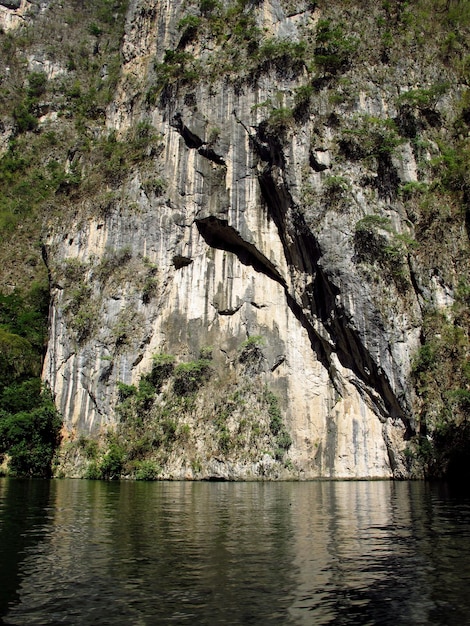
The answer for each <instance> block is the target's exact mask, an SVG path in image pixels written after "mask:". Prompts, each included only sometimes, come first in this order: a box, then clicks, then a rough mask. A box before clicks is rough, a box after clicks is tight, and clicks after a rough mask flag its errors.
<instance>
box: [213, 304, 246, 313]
mask: <svg viewBox="0 0 470 626" xmlns="http://www.w3.org/2000/svg"><path fill="white" fill-rule="evenodd" d="M243 305H244V302H240V304H239V305H237V306H236V307H228V308H226V309H219V307H218V305H217V304H214V303H213V304H212V306H213V307H214V308H215V310H216V311H217V313H218V314H219V315H235V313H238V311H239V310H240V309H241V308H242V306H243Z"/></svg>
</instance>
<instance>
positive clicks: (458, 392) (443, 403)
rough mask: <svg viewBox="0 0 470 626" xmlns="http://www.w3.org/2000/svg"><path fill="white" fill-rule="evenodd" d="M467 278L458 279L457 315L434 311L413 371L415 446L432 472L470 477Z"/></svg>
mask: <svg viewBox="0 0 470 626" xmlns="http://www.w3.org/2000/svg"><path fill="white" fill-rule="evenodd" d="M469 292H470V290H469V289H468V284H467V283H466V282H465V281H462V282H461V283H460V286H459V289H458V290H457V293H456V300H455V304H454V306H453V310H452V313H453V319H450V318H449V317H447V316H446V315H444V314H442V313H437V312H430V313H429V314H428V315H427V316H426V318H425V320H424V325H423V340H422V345H421V347H420V348H419V350H418V352H417V354H416V356H415V359H414V361H413V368H412V377H413V382H414V385H415V388H416V392H417V394H418V398H419V411H418V413H417V415H418V419H419V428H418V433H419V434H418V437H417V439H416V441H415V449H416V453H417V454H418V457H419V458H420V460H421V462H422V463H423V465H424V469H425V472H426V475H427V476H429V477H431V478H436V477H442V476H443V475H447V476H449V477H452V478H459V479H461V480H467V479H468V478H469V477H470V471H469V468H468V452H469V450H470V430H469V427H468V416H469V414H470V413H469V412H470V391H469V389H470V361H469V354H470V340H469V336H468V328H469V304H470V298H469Z"/></svg>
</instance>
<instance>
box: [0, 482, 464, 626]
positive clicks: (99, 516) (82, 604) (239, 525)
mask: <svg viewBox="0 0 470 626" xmlns="http://www.w3.org/2000/svg"><path fill="white" fill-rule="evenodd" d="M469 549H470V500H469V499H468V498H467V497H464V496H461V495H459V494H454V493H452V492H451V491H449V489H448V488H447V487H446V486H445V485H427V484H423V483H418V482H416V483H393V482H386V481H383V482H382V481H378V482H373V481H365V482H310V483H189V482H186V483H185V482H157V483H138V482H111V483H106V482H93V481H80V480H55V481H22V480H13V479H6V478H4V479H0V620H1V619H3V623H4V624H10V625H17V626H20V625H24V626H29V625H35V624H41V625H42V626H43V625H48V624H51V625H52V624H68V625H74V624H77V625H82V624H83V625H87V626H88V625H90V624H93V625H100V624H103V625H104V624H113V625H114V624H135V625H152V626H154V625H155V624H201V625H206V624H207V625H211V626H214V625H217V624H263V625H265V624H279V625H281V624H282V625H284V624H285V625H290V624H312V625H315V624H335V625H337V624H338V625H342V624H351V625H352V624H354V625H361V624H364V625H365V624H390V625H392V624H393V625H394V626H395V625H398V624H446V625H453V624H455V625H457V624H458V625H459V626H461V625H462V624H466V623H470V591H469V589H470V559H469V558H468V557H469V554H470V553H469Z"/></svg>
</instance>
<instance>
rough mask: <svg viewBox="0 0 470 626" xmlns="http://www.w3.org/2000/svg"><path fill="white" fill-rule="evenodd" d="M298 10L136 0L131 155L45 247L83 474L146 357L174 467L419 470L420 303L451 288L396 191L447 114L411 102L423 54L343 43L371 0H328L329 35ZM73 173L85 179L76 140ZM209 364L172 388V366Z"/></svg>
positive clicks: (424, 157)
mask: <svg viewBox="0 0 470 626" xmlns="http://www.w3.org/2000/svg"><path fill="white" fill-rule="evenodd" d="M4 4H5V3H4ZM339 4H340V3H339ZM294 5H295V6H293V5H292V6H291V3H286V2H283V1H282V0H263V1H260V2H253V3H247V2H238V3H235V4H234V3H232V4H230V3H227V4H224V5H222V4H218V3H215V2H214V3H211V2H207V3H201V4H199V3H195V4H194V5H193V4H191V3H183V2H180V1H175V2H171V3H165V2H163V0H133V1H132V2H131V3H130V6H129V9H128V14H127V24H126V31H125V37H124V41H123V46H122V55H123V61H122V68H121V77H120V80H119V83H118V87H117V92H116V94H115V97H114V98H113V100H112V102H111V104H110V105H109V106H108V109H107V111H106V128H107V131H106V132H108V133H110V132H113V133H114V137H115V138H116V141H117V142H119V141H127V139H126V138H129V137H130V136H131V134H132V132H134V135H133V137H134V139H135V138H136V137H137V139H136V141H137V140H139V137H140V140H141V143H143V144H145V145H144V150H143V153H142V157H141V158H140V159H139V160H138V161H135V162H133V163H132V164H131V166H130V168H129V169H128V171H127V173H126V175H125V176H119V177H118V180H113V178H112V177H108V180H107V185H106V187H105V188H100V189H99V193H94V194H91V195H90V196H89V197H87V198H86V199H85V200H82V201H81V202H80V204H79V205H78V206H77V207H76V215H75V217H74V218H72V219H67V220H65V221H64V222H63V223H60V222H55V223H53V222H51V225H50V230H49V232H48V234H47V237H46V239H45V246H44V257H45V260H46V263H47V266H48V269H49V272H50V277H51V285H52V308H51V318H50V341H49V345H48V351H47V358H46V362H45V367H44V378H45V380H46V381H47V382H48V383H49V384H50V386H51V389H52V391H53V393H54V395H55V398H56V401H57V404H58V407H59V408H60V411H61V412H62V414H63V416H64V419H65V427H64V435H65V439H64V444H63V456H62V460H61V464H62V465H61V467H62V471H63V472H65V473H67V474H72V475H73V474H80V473H82V474H83V472H84V467H85V465H86V463H85V461H84V452H83V449H84V444H83V441H84V438H91V439H93V438H95V439H99V440H100V441H102V442H103V441H105V440H106V433H108V442H109V441H110V435H109V432H114V433H115V432H118V436H120V437H121V439H120V440H119V442H118V443H116V444H115V445H118V444H119V445H121V446H122V445H123V439H122V438H123V437H124V438H125V437H127V438H129V437H131V438H132V436H135V437H137V435H136V434H135V433H136V432H137V431H134V435H132V434H130V433H131V430H129V428H130V427H129V423H130V420H131V417H130V413H128V414H127V413H126V416H124V409H123V403H124V402H125V398H124V397H123V393H122V389H121V395H120V391H119V383H122V384H125V385H127V386H131V385H134V388H133V390H132V391H129V393H130V394H131V395H132V394H137V389H138V387H139V384H140V383H139V381H142V380H144V379H145V380H147V379H146V378H145V377H148V376H149V373H150V372H151V371H152V367H153V365H152V364H154V363H155V359H156V355H171V356H172V357H174V359H175V361H174V364H175V368H176V369H175V370H173V373H172V374H169V373H168V375H167V376H166V378H165V380H164V381H161V384H160V383H159V385H158V386H157V387H154V391H155V395H154V397H153V398H152V399H151V400H149V405H148V406H146V407H145V408H144V409H143V408H142V407H141V409H140V410H141V413H142V414H144V413H145V415H146V416H147V417H146V419H148V420H149V423H150V422H152V420H153V422H152V423H153V424H155V423H156V422H159V423H160V424H163V426H162V428H163V430H162V431H161V432H162V433H163V434H162V435H161V437H160V439H159V440H156V439H155V437H154V440H153V443H152V442H148V441H147V443H146V445H148V446H149V447H148V449H147V450H146V451H145V452H144V453H142V456H141V457H139V458H140V459H148V460H152V459H153V460H155V462H157V461H158V474H159V475H160V476H162V477H170V478H208V477H224V478H242V479H243V478H264V477H267V478H289V477H292V478H313V477H348V478H349V477H393V476H395V477H406V476H409V475H410V473H412V471H413V469H412V468H411V466H410V465H409V463H407V457H406V454H405V449H406V447H407V442H408V440H409V439H410V437H412V436H413V435H414V433H415V432H416V429H417V421H416V418H415V416H414V411H415V408H416V398H415V396H414V392H413V387H412V385H411V383H410V370H411V359H412V356H413V354H415V353H416V350H417V349H418V347H419V342H420V333H421V327H422V321H423V311H424V310H425V308H426V306H427V305H428V304H429V302H434V303H436V302H437V301H438V300H439V298H444V297H446V296H445V294H446V293H447V294H448V298H449V299H450V300H449V301H448V303H447V304H448V305H451V304H452V302H453V297H452V293H451V292H449V291H447V292H446V288H445V287H443V286H442V285H439V284H438V283H437V282H436V281H435V280H434V279H433V278H432V269H431V268H430V267H428V266H427V265H426V263H425V262H420V260H419V259H417V258H415V256H414V255H413V252H412V248H411V247H407V246H408V243H409V242H410V241H411V240H412V239H413V237H414V236H415V231H414V224H413V223H412V221H411V220H410V216H409V215H408V214H407V212H406V208H405V204H404V202H403V197H402V196H401V195H400V193H399V190H400V188H402V187H403V186H405V185H408V188H410V189H411V188H412V187H413V185H416V186H417V185H418V177H420V179H419V180H423V171H424V170H423V167H424V166H423V165H422V163H421V164H420V163H418V160H419V159H421V161H423V162H427V163H429V162H431V160H432V156H433V155H432V151H433V147H432V145H431V144H430V145H429V146H428V147H427V148H423V147H422V146H421V147H420V148H418V147H417V144H416V142H415V141H414V138H415V135H414V134H413V133H414V130H413V128H411V126H412V122H413V123H415V124H418V123H421V124H423V125H426V124H427V125H428V126H427V127H429V128H431V127H432V125H433V123H434V122H433V121H432V120H431V121H429V119H428V121H427V122H426V121H423V119H424V118H423V116H422V115H421V117H420V113H419V112H416V111H414V110H412V109H411V108H408V109H407V108H406V107H403V106H402V104H401V103H400V100H399V98H398V97H399V96H400V93H406V92H407V91H410V90H411V89H413V88H415V86H416V85H417V84H421V83H423V82H424V83H427V82H432V81H434V80H435V78H436V77H435V76H433V71H434V70H433V69H432V67H431V66H430V65H427V64H426V62H425V61H423V62H422V63H420V64H418V65H419V67H418V65H417V66H416V67H414V68H413V71H412V70H411V66H412V63H411V62H409V63H408V65H407V64H406V62H405V61H403V65H402V67H398V65H397V66H395V67H394V68H393V71H392V70H391V69H390V67H391V66H390V64H387V63H388V61H387V60H386V59H384V55H385V52H384V51H380V50H375V48H374V46H375V44H374V46H371V52H370V57H369V59H368V65H367V66H366V65H364V64H363V63H361V64H360V65H359V66H358V65H357V64H356V63H355V58H354V56H355V55H356V54H358V55H359V52H358V49H359V48H360V44H358V43H357V41H358V40H357V39H354V34H355V32H356V30H357V29H359V28H360V25H361V20H362V21H364V20H366V19H375V18H376V17H377V16H375V14H371V15H372V17H366V16H367V12H366V10H365V9H364V8H363V7H352V8H350V9H347V8H344V7H343V8H341V7H340V6H339V5H338V7H336V9H335V11H336V13H334V11H333V13H334V14H335V17H336V20H337V22H338V24H339V23H341V24H345V23H346V20H347V19H349V20H350V22H349V26H350V29H351V31H350V32H346V31H344V32H342V33H340V34H338V32H339V31H337V30H336V31H335V30H334V28H339V27H336V26H335V25H334V23H333V22H332V21H331V20H332V17H331V9H330V11H329V12H328V10H327V8H326V7H323V6H320V5H319V6H316V5H315V4H312V3H309V2H302V1H299V2H298V3H294ZM369 8H370V9H371V11H373V10H374V11H375V9H373V7H372V5H371V7H369ZM380 10H381V9H380ZM348 11H349V13H348ZM376 11H379V9H376ZM374 16H375V17H374ZM224 28H225V30H224ZM334 38H336V39H338V38H339V40H338V41H336V39H335V43H334V46H333V44H332V39H334ZM328 46H330V48H328ZM363 58H364V57H363ZM314 60H315V62H316V69H314V70H312V63H313V62H314ZM388 70H390V71H388ZM387 72H388V73H387ZM406 72H409V73H408V78H407V82H406V84H403V86H402V87H398V86H397V78H398V77H400V80H403V81H404V80H405V78H404V74H405V73H406ZM397 89H398V92H397ZM454 96H455V94H454V95H452V94H444V95H443V96H442V99H441V100H436V102H435V103H434V104H433V111H434V114H435V116H441V117H444V116H445V107H446V106H447V105H449V103H450V102H451V100H452V98H453V97H454ZM455 97H456V96H455ZM403 102H404V101H403ZM429 115H430V114H428V117H429ZM392 122H393V123H392ZM410 125H411V126H410ZM423 128H424V126H423ZM102 132H104V131H102ZM139 133H140V135H139ZM108 158H110V159H111V158H112V155H111V154H109V157H108ZM69 166H70V168H73V167H81V168H82V170H83V173H82V176H83V177H84V178H85V179H86V177H87V176H88V177H92V176H93V167H92V166H90V165H89V164H87V163H86V162H85V160H84V159H83V158H82V157H81V156H80V148H79V147H78V148H77V149H76V150H74V151H70V152H69ZM97 167H99V164H97ZM420 168H421V170H420ZM462 236H463V235H462ZM462 245H463V244H462ZM465 245H466V244H465ZM451 272H452V270H451ZM433 280H434V282H433ZM447 284H449V281H447ZM201 355H205V357H204V358H203V359H202V360H203V361H204V363H205V365H204V367H203V366H202V365H200V366H199V367H200V368H199V370H197V372H198V373H199V374H198V375H201V379H200V380H199V381H198V382H197V384H196V383H194V384H195V387H194V388H193V387H191V388H189V387H187V386H186V387H184V388H182V389H183V391H181V387H180V392H178V387H177V386H175V384H176V383H175V380H177V376H178V371H179V370H177V367H178V364H180V363H193V364H194V363H199V364H200V363H201V358H202V357H201ZM208 356H210V359H208V358H207V357H208ZM206 361H208V363H206ZM201 368H202V369H201ZM159 371H160V370H159ZM181 372H182V370H181V371H180V374H181ZM201 372H204V375H202V374H201ZM175 377H176V378H175ZM193 382H194V381H193ZM188 384H189V383H188ZM129 388H130V387H129ZM188 389H189V392H188V393H186V391H188ZM124 395H125V394H124ZM135 397H137V395H135ZM175 398H176V400H175ZM136 402H137V401H136ZM175 402H176V404H175ZM139 406H140V405H139ZM134 409H135V411H137V413H136V412H135V411H134V414H133V415H134V417H133V418H132V419H134V418H135V416H136V415H138V413H139V409H138V407H137V409H136V407H135V406H134ZM165 411H166V413H165ZM274 413H276V415H280V416H281V417H282V424H283V425H282V434H283V436H284V439H283V441H281V440H280V439H279V433H280V432H281V430H280V426H279V425H273V414H274ZM168 415H170V418H171V420H170V421H171V424H170V425H169V422H168V420H169V419H170V418H168ZM221 415H223V416H225V417H224V420H225V421H224V423H223V424H222V423H221ZM126 420H127V425H126V426H123V424H124V422H125V421H126ZM165 420H166V421H165ZM141 427H142V425H141V426H139V428H141ZM136 428H137V427H136ZM142 428H143V430H142V431H139V433H140V435H139V436H141V435H142V433H143V432H144V431H145V428H144V427H142ZM149 428H150V426H149ZM126 429H127V430H126ZM119 433H120V435H119ZM169 433H170V434H171V433H172V434H171V436H170V435H169ZM80 437H81V438H82V440H81V441H82V444H83V445H82V447H81V448H80V446H79V445H78V444H77V445H75V447H74V445H73V444H74V442H75V444H76V443H77V442H78V441H79V439H80ZM142 437H143V435H142ZM111 438H112V437H111ZM157 439H158V438H157ZM67 446H68V447H67ZM279 449H281V452H279ZM157 450H159V452H158V454H157V452H156V451H157ZM162 450H166V452H165V453H162ZM135 454H136V455H137V453H135ZM155 455H157V456H155ZM136 458H137V456H136Z"/></svg>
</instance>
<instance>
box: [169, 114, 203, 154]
mask: <svg viewBox="0 0 470 626" xmlns="http://www.w3.org/2000/svg"><path fill="white" fill-rule="evenodd" d="M170 126H172V127H173V128H174V129H175V130H176V131H177V132H178V133H179V134H180V135H181V137H183V139H184V143H185V144H186V145H187V147H188V148H196V149H197V148H200V147H201V146H202V145H203V143H204V142H203V141H202V139H201V138H200V137H198V136H197V135H196V134H195V133H193V132H192V131H190V130H189V128H188V127H187V126H185V125H184V124H183V118H182V117H181V113H175V115H174V116H173V119H172V120H171V122H170Z"/></svg>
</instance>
